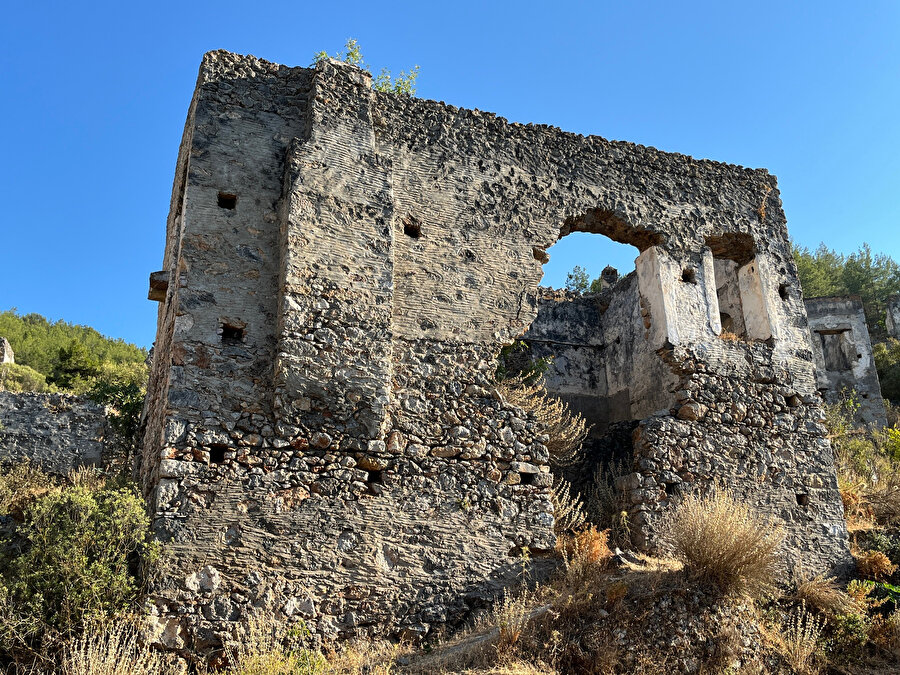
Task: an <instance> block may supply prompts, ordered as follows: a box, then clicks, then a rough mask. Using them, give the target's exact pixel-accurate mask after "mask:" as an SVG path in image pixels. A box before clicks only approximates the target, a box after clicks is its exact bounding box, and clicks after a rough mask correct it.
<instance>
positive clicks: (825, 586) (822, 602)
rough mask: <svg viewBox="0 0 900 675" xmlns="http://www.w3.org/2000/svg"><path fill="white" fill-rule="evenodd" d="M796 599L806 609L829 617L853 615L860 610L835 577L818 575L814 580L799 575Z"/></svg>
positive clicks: (801, 574)
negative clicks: (809, 608)
mask: <svg viewBox="0 0 900 675" xmlns="http://www.w3.org/2000/svg"><path fill="white" fill-rule="evenodd" d="M794 598H795V599H796V600H797V601H798V602H800V603H802V604H803V605H804V606H806V607H812V608H813V609H817V610H819V611H820V612H822V613H823V614H825V615H827V616H838V615H840V614H851V613H853V612H858V611H859V610H860V607H859V605H858V604H857V603H856V602H854V600H853V598H851V597H850V596H849V595H847V593H845V592H844V591H842V590H841V589H840V587H839V586H838V584H837V580H836V579H835V578H834V577H827V576H825V575H822V574H817V575H816V576H814V577H812V578H808V577H805V576H804V575H803V573H802V572H801V573H799V574H798V580H797V590H796V592H795V593H794Z"/></svg>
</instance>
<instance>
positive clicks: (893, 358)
mask: <svg viewBox="0 0 900 675" xmlns="http://www.w3.org/2000/svg"><path fill="white" fill-rule="evenodd" d="M873 355H874V357H875V368H876V370H877V371H878V379H879V381H880V382H881V395H882V396H884V397H885V398H886V399H889V400H890V401H892V402H894V403H900V340H895V339H893V338H890V339H889V340H888V341H887V342H882V343H881V344H877V345H875V348H874V351H873Z"/></svg>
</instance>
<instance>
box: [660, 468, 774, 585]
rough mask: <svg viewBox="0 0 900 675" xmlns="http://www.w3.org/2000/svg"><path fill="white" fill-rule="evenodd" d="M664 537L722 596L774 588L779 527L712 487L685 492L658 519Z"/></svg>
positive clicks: (731, 496) (694, 572)
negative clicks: (703, 491) (703, 492)
mask: <svg viewBox="0 0 900 675" xmlns="http://www.w3.org/2000/svg"><path fill="white" fill-rule="evenodd" d="M663 534H664V539H665V541H666V542H667V543H668V544H669V546H670V547H671V548H672V550H673V552H674V555H675V557H676V558H677V559H678V560H681V561H682V562H683V563H684V564H685V566H686V567H687V568H688V570H689V571H690V572H692V573H693V575H694V576H695V577H697V578H699V579H701V580H705V581H709V582H712V583H714V584H715V585H716V586H718V587H719V589H720V590H721V591H722V592H723V593H725V594H726V595H730V594H735V593H745V594H747V595H750V596H751V597H762V596H764V595H766V594H768V593H770V592H771V591H773V590H774V587H775V576H776V569H777V563H778V549H779V547H780V546H781V542H782V540H783V539H784V534H783V532H782V530H781V528H779V527H777V526H775V525H774V524H773V523H771V521H768V520H765V519H763V518H761V517H760V516H759V515H757V514H756V513H755V512H754V511H753V510H752V509H751V508H750V507H749V506H748V505H747V504H745V503H744V502H741V501H739V500H738V499H736V498H735V497H734V496H733V495H732V494H731V493H729V492H728V491H727V490H725V489H723V488H721V487H719V486H716V487H714V488H713V489H712V491H711V492H710V494H708V495H706V496H700V495H696V494H694V495H688V496H686V497H684V499H683V500H682V501H681V503H680V504H679V505H678V506H677V507H675V509H674V510H673V511H672V512H671V513H670V515H669V516H668V517H667V519H666V521H665V522H664V532H663Z"/></svg>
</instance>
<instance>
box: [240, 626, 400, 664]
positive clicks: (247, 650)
mask: <svg viewBox="0 0 900 675" xmlns="http://www.w3.org/2000/svg"><path fill="white" fill-rule="evenodd" d="M310 637H311V633H310V631H309V629H307V628H306V626H305V625H304V624H303V623H302V622H301V623H300V624H295V625H294V626H285V625H283V624H277V623H271V622H267V621H264V620H262V619H254V620H251V621H250V622H249V623H248V624H247V625H246V627H245V629H244V631H243V633H242V635H240V639H239V640H237V641H235V642H233V643H230V644H228V645H226V647H225V657H226V661H227V662H228V669H227V670H226V671H225V672H227V673H231V674H233V675H361V674H362V673H365V675H390V674H391V673H393V672H394V663H395V661H396V660H397V657H398V656H399V655H400V653H401V651H402V649H403V648H402V647H400V646H397V645H390V644H388V643H384V642H367V643H365V644H362V645H353V644H350V645H345V646H344V647H343V648H342V649H340V650H339V651H334V652H330V653H328V654H327V655H325V654H323V653H322V652H320V651H318V650H316V649H310V648H309V647H306V646H305V643H306V641H307V640H308V639H309V638H310Z"/></svg>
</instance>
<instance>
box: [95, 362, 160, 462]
mask: <svg viewBox="0 0 900 675" xmlns="http://www.w3.org/2000/svg"><path fill="white" fill-rule="evenodd" d="M146 392H147V366H146V365H144V364H143V363H110V362H106V363H103V364H102V365H101V366H100V368H99V372H98V375H97V376H96V377H95V378H93V379H92V380H91V385H90V389H89V390H88V396H90V398H91V399H92V400H94V401H95V402H97V403H100V404H101V405H105V406H108V407H109V409H110V412H109V422H110V426H111V427H112V429H113V432H115V434H116V437H117V439H118V441H119V443H120V444H121V445H122V447H123V448H125V450H126V451H127V452H128V453H131V452H133V451H134V450H135V448H136V447H137V433H138V427H139V426H140V423H141V410H142V409H143V407H144V396H145V394H146Z"/></svg>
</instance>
